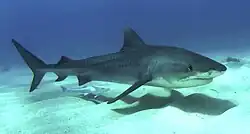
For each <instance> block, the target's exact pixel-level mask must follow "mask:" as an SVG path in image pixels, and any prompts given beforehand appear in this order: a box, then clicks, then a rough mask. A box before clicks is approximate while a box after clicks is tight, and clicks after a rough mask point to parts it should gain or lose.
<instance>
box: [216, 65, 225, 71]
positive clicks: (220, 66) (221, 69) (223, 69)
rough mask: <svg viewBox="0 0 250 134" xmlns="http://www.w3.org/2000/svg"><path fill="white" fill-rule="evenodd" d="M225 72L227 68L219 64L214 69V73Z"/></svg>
mask: <svg viewBox="0 0 250 134" xmlns="http://www.w3.org/2000/svg"><path fill="white" fill-rule="evenodd" d="M226 70H227V67H226V66H225V65H223V64H219V66H218V67H217V68H216V71H219V72H225V71H226Z"/></svg>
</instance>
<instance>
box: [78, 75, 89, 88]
mask: <svg viewBox="0 0 250 134" xmlns="http://www.w3.org/2000/svg"><path fill="white" fill-rule="evenodd" d="M77 79H78V85H79V86H81V85H84V84H86V83H88V82H90V81H91V79H90V77H89V76H84V75H83V76H82V75H78V76H77Z"/></svg>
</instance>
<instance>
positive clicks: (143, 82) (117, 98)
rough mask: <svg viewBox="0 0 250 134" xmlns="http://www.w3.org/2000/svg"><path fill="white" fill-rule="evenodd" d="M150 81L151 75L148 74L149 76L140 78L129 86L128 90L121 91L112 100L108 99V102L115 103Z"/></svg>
mask: <svg viewBox="0 0 250 134" xmlns="http://www.w3.org/2000/svg"><path fill="white" fill-rule="evenodd" d="M149 81H152V77H151V76H147V77H144V78H142V79H140V80H139V81H137V82H135V83H134V84H133V85H132V86H131V87H129V88H128V89H127V90H126V91H124V92H123V93H121V94H120V95H118V96H117V97H115V98H113V99H112V100H110V101H108V102H107V104H111V103H114V102H116V101H117V100H119V99H121V98H123V97H124V96H127V95H128V94H130V93H131V92H133V91H135V90H136V89H137V88H139V87H140V86H142V85H144V84H146V83H147V82H149Z"/></svg>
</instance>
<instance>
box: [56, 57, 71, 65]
mask: <svg viewBox="0 0 250 134" xmlns="http://www.w3.org/2000/svg"><path fill="white" fill-rule="evenodd" d="M71 60H72V59H70V58H69V57H66V56H61V59H60V60H59V61H58V62H57V64H56V65H60V64H63V63H67V62H69V61H71Z"/></svg>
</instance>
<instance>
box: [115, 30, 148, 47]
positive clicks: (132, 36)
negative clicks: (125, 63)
mask: <svg viewBox="0 0 250 134" xmlns="http://www.w3.org/2000/svg"><path fill="white" fill-rule="evenodd" d="M145 45H146V44H145V43H144V41H143V40H142V39H141V37H140V36H139V35H138V34H137V33H136V32H135V31H134V30H133V29H132V28H126V29H125V30H124V42H123V46H122V48H121V49H120V51H121V52H122V51H127V50H134V49H135V48H138V47H142V46H145Z"/></svg>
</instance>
